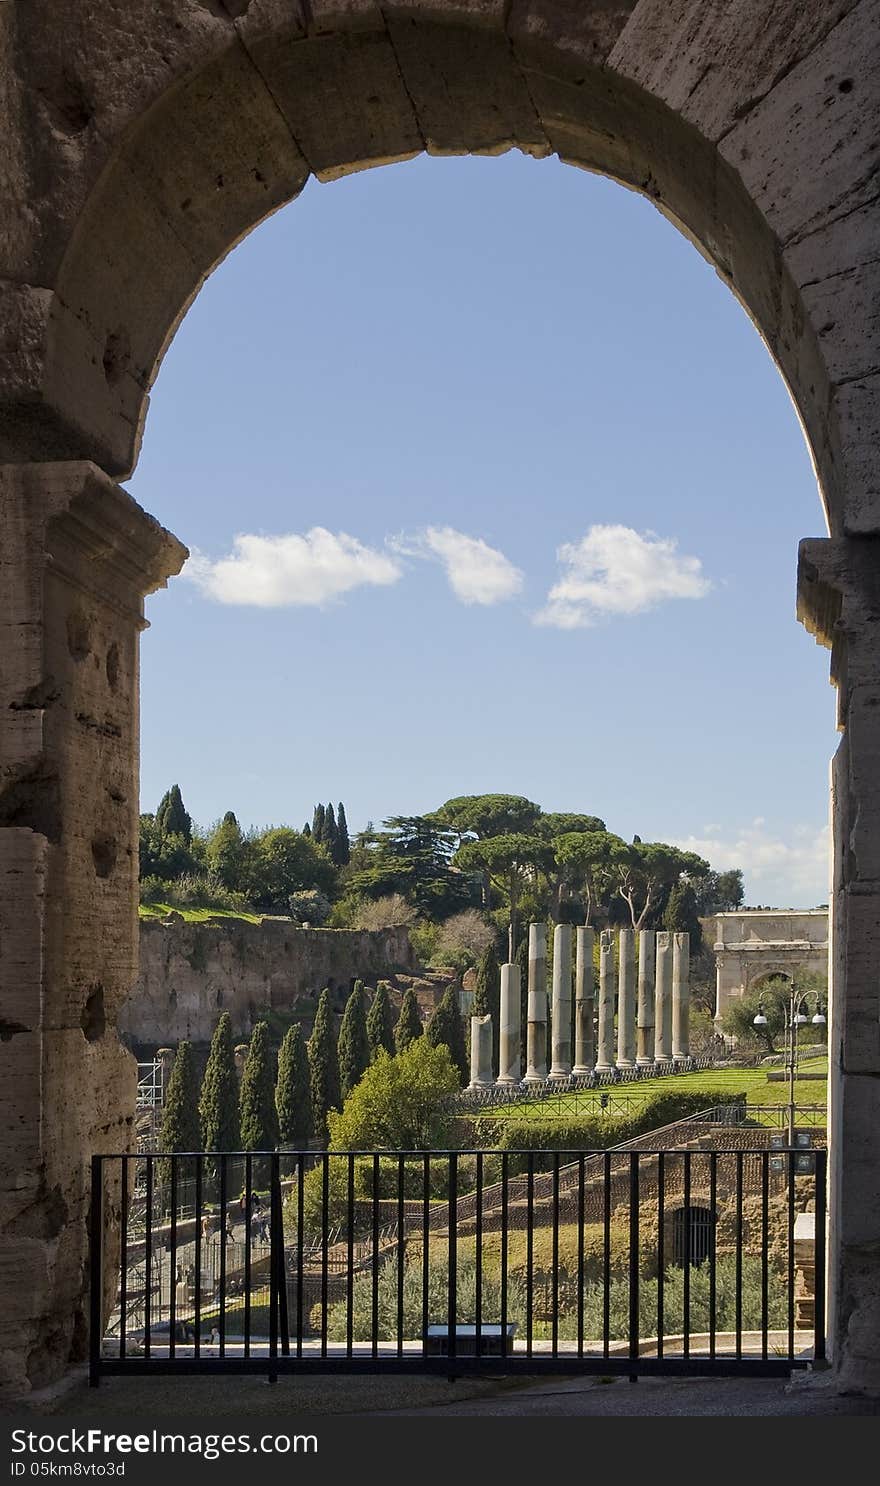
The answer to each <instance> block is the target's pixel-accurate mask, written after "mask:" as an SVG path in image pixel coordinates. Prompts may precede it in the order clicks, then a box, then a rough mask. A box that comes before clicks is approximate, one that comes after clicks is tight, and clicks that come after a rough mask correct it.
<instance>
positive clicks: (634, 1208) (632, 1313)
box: [629, 1151, 639, 1377]
mask: <svg viewBox="0 0 880 1486" xmlns="http://www.w3.org/2000/svg"><path fill="white" fill-rule="evenodd" d="M638 1356H639V1156H638V1152H637V1151H630V1155H629V1357H630V1362H631V1363H635V1362H637V1360H638ZM630 1376H631V1377H632V1376H633V1374H630Z"/></svg>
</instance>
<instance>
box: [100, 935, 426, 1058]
mask: <svg viewBox="0 0 880 1486" xmlns="http://www.w3.org/2000/svg"><path fill="white" fill-rule="evenodd" d="M414 968H415V956H414V954H413V950H412V946H411V945H410V942H409V935H408V934H407V931H406V929H404V928H398V929H376V930H367V929H301V928H297V927H296V926H295V925H294V924H289V923H284V922H281V921H279V920H277V919H264V920H263V922H262V923H260V924H249V923H247V922H246V921H244V920H235V921H234V920H226V921H222V920H219V921H218V922H216V923H202V924H192V923H184V922H182V921H180V920H178V921H175V922H173V923H162V922H161V921H150V920H142V921H141V929H140V972H139V974H138V980H137V984H136V986H135V989H134V992H133V994H132V996H131V997H130V998H129V1000H128V1001H127V1002H126V1004H125V1006H124V1007H123V1008H122V1011H121V1013H120V1017H119V1031H120V1035H121V1036H122V1037H123V1038H124V1039H125V1041H126V1042H127V1043H128V1044H129V1045H130V1046H131V1047H132V1048H134V1049H135V1050H136V1051H137V1052H142V1051H146V1050H150V1051H152V1050H154V1049H155V1048H157V1047H160V1046H163V1045H164V1044H166V1043H167V1044H168V1045H170V1046H174V1045H175V1044H176V1043H178V1042H180V1041H182V1040H183V1039H184V1038H187V1039H188V1040H189V1041H190V1042H197V1043H198V1042H208V1041H209V1040H210V1038H211V1034H212V1033H213V1031H214V1028H215V1026H216V1025H217V1018H218V1017H219V1016H220V1014H221V1012H224V1011H228V1012H229V1015H230V1016H231V1018H232V1029H233V1032H234V1034H235V1036H236V1037H247V1036H249V1034H250V1032H251V1029H252V1027H253V1024H254V1022H255V1021H258V1020H259V1018H260V1016H261V1015H263V1014H265V1012H267V1011H279V1012H291V1011H293V1012H296V1013H297V1014H298V1015H301V1016H302V1018H303V1020H305V1021H308V1022H310V1021H311V1018H312V1015H313V1012H314V1007H315V1004H316V998H317V996H318V995H320V992H321V991H322V990H323V988H324V986H329V988H330V990H331V991H336V992H338V993H339V999H341V997H342V996H343V995H347V993H348V990H349V988H350V985H351V982H352V980H353V979H355V978H356V977H360V978H361V979H363V980H365V981H367V982H369V983H375V981H376V980H377V979H381V978H383V977H385V976H387V975H389V974H390V973H392V972H393V971H395V970H404V971H408V970H412V969H414Z"/></svg>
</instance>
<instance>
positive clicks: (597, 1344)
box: [90, 1147, 826, 1383]
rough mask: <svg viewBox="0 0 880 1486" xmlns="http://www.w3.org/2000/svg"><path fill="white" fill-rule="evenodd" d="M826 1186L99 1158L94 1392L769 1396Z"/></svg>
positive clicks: (552, 1169)
mask: <svg viewBox="0 0 880 1486" xmlns="http://www.w3.org/2000/svg"><path fill="white" fill-rule="evenodd" d="M805 1157H806V1159H805ZM825 1169H826V1152H825V1151H824V1150H823V1149H811V1150H810V1151H809V1152H808V1153H805V1151H804V1150H803V1149H802V1148H798V1149H787V1150H784V1151H779V1150H775V1149H774V1150H772V1151H771V1150H769V1149H767V1148H764V1149H730V1150H719V1149H713V1150H704V1149H693V1148H685V1149H675V1148H668V1147H667V1148H665V1149H660V1148H655V1149H616V1150H606V1151H599V1152H594V1151H575V1152H553V1153H536V1152H534V1151H523V1152H519V1151H486V1150H476V1151H431V1152H425V1151H417V1152H388V1151H373V1152H335V1151H334V1152H324V1153H317V1154H316V1153H314V1152H302V1153H292V1152H278V1151H272V1152H267V1153H265V1154H262V1153H247V1154H243V1153H241V1154H240V1153H230V1154H228V1155H216V1154H210V1153H205V1152H197V1153H193V1154H178V1155H162V1154H161V1153H152V1152H151V1153H147V1154H141V1155H137V1156H135V1155H123V1156H96V1157H95V1158H94V1160H93V1163H92V1218H91V1224H92V1226H91V1233H92V1249H91V1281H92V1299H91V1354H90V1357H91V1379H92V1382H93V1383H97V1382H98V1381H99V1379H100V1377H101V1375H102V1374H106V1373H115V1374H126V1373H143V1372H169V1371H170V1372H181V1373H189V1372H222V1371H227V1372H249V1371H257V1372H262V1373H267V1374H268V1376H269V1377H270V1378H276V1377H277V1376H278V1375H279V1373H281V1372H289V1371H322V1372H333V1371H340V1372H345V1371H349V1372H352V1371H372V1370H377V1371H378V1370H386V1371H389V1372H390V1371H396V1372H401V1371H412V1372H416V1371H433V1372H440V1373H441V1374H447V1375H450V1376H454V1375H458V1374H460V1373H473V1372H487V1373H498V1372H506V1373H514V1374H516V1373H519V1374H522V1375H527V1374H530V1373H536V1372H542V1371H549V1372H561V1371H563V1372H564V1371H578V1372H588V1371H600V1372H605V1373H614V1372H622V1373H628V1374H629V1375H631V1376H635V1375H637V1374H639V1373H652V1372H654V1373H655V1372H690V1373H695V1372H697V1373H706V1372H716V1373H724V1372H728V1373H734V1372H737V1373H745V1372H765V1373H766V1372H771V1373H779V1374H783V1373H787V1372H788V1371H789V1370H790V1369H791V1368H792V1367H793V1366H797V1365H799V1364H800V1365H806V1364H807V1363H808V1362H812V1361H815V1360H819V1359H821V1358H822V1357H823V1356H824V1330H825V1317H824V1303H823V1295H824V1280H825V1247H824V1245H825ZM807 1215H811V1216H807Z"/></svg>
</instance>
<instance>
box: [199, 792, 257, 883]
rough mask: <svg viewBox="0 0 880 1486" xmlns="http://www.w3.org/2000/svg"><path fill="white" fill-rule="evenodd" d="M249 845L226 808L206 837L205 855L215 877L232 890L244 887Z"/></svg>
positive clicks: (232, 815) (233, 816) (231, 813)
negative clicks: (220, 818) (216, 824)
mask: <svg viewBox="0 0 880 1486" xmlns="http://www.w3.org/2000/svg"><path fill="white" fill-rule="evenodd" d="M249 845H250V843H249V842H248V841H247V840H246V838H245V836H244V835H243V833H242V829H241V826H240V825H239V823H238V821H237V820H236V818H235V815H234V814H233V812H232V811H231V810H227V812H226V814H225V815H224V817H223V819H222V820H221V822H220V824H219V825H218V826H217V827H216V828H215V829H214V831H213V832H212V834H211V835H210V836H209V838H208V844H207V848H206V855H207V858H208V866H209V867H210V869H211V871H212V872H213V873H214V875H215V877H219V879H220V881H221V882H222V883H223V885H224V886H225V887H228V888H232V890H233V891H234V892H244V891H245V888H246V882H247V866H248V855H249Z"/></svg>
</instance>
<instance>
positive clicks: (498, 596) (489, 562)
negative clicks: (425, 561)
mask: <svg viewBox="0 0 880 1486" xmlns="http://www.w3.org/2000/svg"><path fill="white" fill-rule="evenodd" d="M392 545H393V546H394V548H395V550H396V551H398V552H401V553H403V554H404V555H405V556H407V557H435V558H437V559H438V560H439V562H441V563H442V565H443V567H444V569H445V570H446V577H447V579H448V580H449V586H450V588H451V589H452V591H453V593H454V594H455V596H456V598H457V599H459V600H460V601H461V603H463V604H500V603H502V602H503V600H504V599H510V598H513V597H514V596H515V595H516V594H518V593H519V592H520V590H521V588H522V586H523V574H522V573H521V571H520V569H519V568H516V567H514V565H513V563H512V562H511V561H510V560H509V558H507V557H505V556H504V553H503V552H499V551H498V548H497V547H490V546H489V544H488V542H484V541H483V539H482V537H469V536H466V535H465V533H464V532H462V531H456V530H455V528H454V527H452V526H429V527H427V529H426V530H425V531H424V532H422V533H421V534H420V535H419V536H416V537H411V538H408V537H400V538H397V539H396V540H395V541H394V542H393V543H392Z"/></svg>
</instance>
